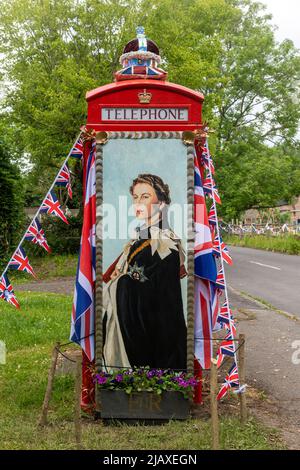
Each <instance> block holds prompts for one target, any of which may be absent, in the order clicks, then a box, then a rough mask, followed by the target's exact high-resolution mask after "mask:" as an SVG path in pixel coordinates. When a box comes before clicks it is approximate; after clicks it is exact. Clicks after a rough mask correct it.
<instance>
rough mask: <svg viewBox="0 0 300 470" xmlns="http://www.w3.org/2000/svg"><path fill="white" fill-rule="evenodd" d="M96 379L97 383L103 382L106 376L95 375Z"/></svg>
mask: <svg viewBox="0 0 300 470" xmlns="http://www.w3.org/2000/svg"><path fill="white" fill-rule="evenodd" d="M96 378H97V381H98V384H100V385H101V384H105V383H106V382H107V378H106V377H103V375H97V377H96Z"/></svg>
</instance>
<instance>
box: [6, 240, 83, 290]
mask: <svg viewBox="0 0 300 470" xmlns="http://www.w3.org/2000/svg"><path fill="white" fill-rule="evenodd" d="M35 247H36V245H33V244H32V243H30V244H29V242H28V244H26V245H25V251H26V253H27V255H28V256H29V259H30V264H31V266H32V267H33V270H34V272H35V274H36V276H37V278H38V280H39V281H41V280H43V279H47V280H51V279H55V278H62V277H73V278H74V279H75V275H76V269H77V263H78V255H77V254H76V255H66V254H64V255H54V254H53V253H52V254H49V253H46V252H44V251H42V249H41V248H37V249H36V250H35V249H34V248H35ZM9 279H10V281H11V282H12V284H13V285H14V284H18V285H20V284H27V283H28V282H32V277H31V275H30V274H25V273H24V272H22V271H15V270H9ZM33 282H35V281H33Z"/></svg>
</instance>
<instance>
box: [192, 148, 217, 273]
mask: <svg viewBox="0 0 300 470" xmlns="http://www.w3.org/2000/svg"><path fill="white" fill-rule="evenodd" d="M194 177H195V187H194V222H195V275H196V276H198V277H200V278H203V279H208V280H210V281H213V282H215V281H216V277H217V268H216V261H215V259H214V256H213V254H212V247H213V244H212V238H211V231H210V228H209V223H208V217H207V209H206V204H205V198H204V192H203V187H202V179H201V172H200V166H199V161H198V158H197V156H196V155H195V157H194Z"/></svg>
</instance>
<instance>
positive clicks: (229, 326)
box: [224, 318, 236, 336]
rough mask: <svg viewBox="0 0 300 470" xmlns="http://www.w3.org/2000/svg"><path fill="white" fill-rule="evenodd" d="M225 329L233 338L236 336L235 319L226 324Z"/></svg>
mask: <svg viewBox="0 0 300 470" xmlns="http://www.w3.org/2000/svg"><path fill="white" fill-rule="evenodd" d="M224 327H225V329H226V330H227V331H228V334H229V333H230V334H231V335H232V336H236V324H235V320H234V319H233V318H231V319H230V322H229V323H225V324H224Z"/></svg>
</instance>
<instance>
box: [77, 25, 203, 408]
mask: <svg viewBox="0 0 300 470" xmlns="http://www.w3.org/2000/svg"><path fill="white" fill-rule="evenodd" d="M160 61H161V59H160V56H159V50H158V47H157V45H156V44H155V43H154V42H153V41H151V40H149V39H146V37H145V35H144V31H143V29H142V28H138V29H137V39H134V40H132V41H130V42H129V43H128V44H127V45H126V46H125V48H124V51H123V54H122V56H121V58H120V62H121V64H122V69H121V70H119V71H118V72H116V73H115V81H114V82H113V83H110V84H108V85H105V86H101V87H99V88H96V89H95V90H91V91H89V92H87V94H86V100H87V105H88V110H87V122H86V129H88V130H89V131H91V130H93V131H95V132H96V136H97V133H98V135H101V136H102V137H101V138H102V139H103V135H105V136H106V137H105V138H104V140H105V139H107V138H108V139H109V138H110V137H113V138H114V137H115V136H116V135H117V136H118V137H123V138H128V139H130V138H132V139H138V138H140V137H142V136H144V137H145V136H146V137H149V138H158V139H159V138H162V139H165V138H168V136H175V135H176V136H177V137H178V136H179V137H180V138H181V139H182V138H183V136H184V133H186V132H188V133H189V134H190V139H191V143H193V140H192V139H193V134H192V132H195V131H197V130H200V129H201V128H202V103H203V100H204V97H203V95H202V94H201V93H199V92H196V91H194V90H191V89H189V88H186V87H184V86H181V85H177V84H174V83H170V82H168V81H167V73H166V72H165V71H164V70H162V69H161V68H159V64H160ZM191 136H192V137H191ZM192 161H193V160H192ZM192 165H193V163H192ZM171 167H172V162H171V161H170V169H171ZM190 167H191V165H190ZM191 168H192V167H191ZM190 171H192V172H193V168H192V170H191V169H190ZM191 175H192V180H193V173H191V174H190V176H191ZM189 197H190V199H189V201H190V203H192V204H193V199H192V198H193V196H191V195H190V196H189ZM101 251H102V250H101ZM102 268H103V266H102V264H101V269H102ZM191 271H193V255H190V260H189V277H190V281H191V282H190V285H189V287H188V288H187V289H188V294H187V296H189V295H190V297H191V296H193V283H192V277H193V272H191ZM110 273H111V270H110V271H109V274H110ZM98 274H99V271H98ZM102 274H103V271H102ZM96 276H97V271H96ZM104 278H105V276H104ZM102 279H103V277H102ZM102 279H101V282H102ZM98 282H100V281H99V279H98ZM96 283H97V279H96ZM192 302H193V301H191V300H190V304H191V303H192ZM99 315H100V319H99V318H98V322H100V321H101V313H99V312H98V317H99ZM96 317H97V307H96ZM189 321H190V327H191V322H193V318H190V320H189ZM96 323H97V318H96ZM98 325H99V323H98ZM190 331H191V328H190ZM101 341H102V340H101ZM95 343H96V347H95V349H96V359H95V362H96V366H97V363H98V366H99V365H100V363H101V357H99V356H101V351H100V352H99V347H100V349H101V345H100V346H99V344H98V357H97V325H96V335H95ZM188 348H189V347H188ZM192 349H193V345H190V356H189V357H190V362H189V364H190V367H191V366H192V367H193V350H192ZM197 373H198V374H199V371H198V372H197ZM92 387H93V384H92V381H91V377H90V373H89V370H88V361H87V359H86V357H85V358H84V366H83V390H84V392H83V400H82V401H83V403H82V405H83V407H85V408H87V407H88V405H89V404H90V401H91V395H90V393H87V391H88V392H90V391H91V389H92ZM198 401H199V397H198ZM200 401H201V397H200Z"/></svg>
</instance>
